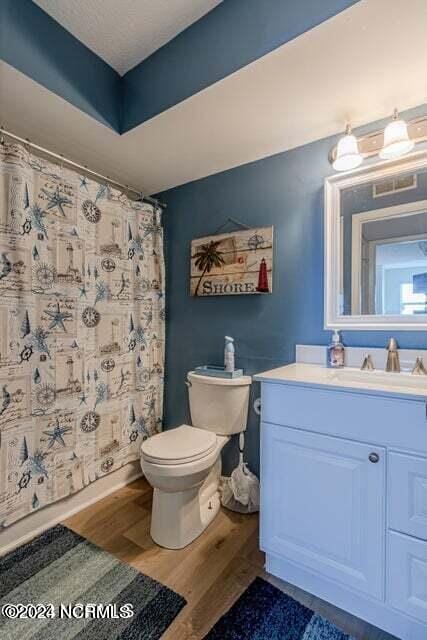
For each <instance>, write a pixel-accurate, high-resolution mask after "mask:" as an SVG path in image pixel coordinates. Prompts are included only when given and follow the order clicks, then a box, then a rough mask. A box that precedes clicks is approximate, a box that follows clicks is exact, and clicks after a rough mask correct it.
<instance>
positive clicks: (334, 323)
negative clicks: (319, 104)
mask: <svg viewBox="0 0 427 640" xmlns="http://www.w3.org/2000/svg"><path fill="white" fill-rule="evenodd" d="M424 167H426V168H427V151H425V150H424V151H419V152H416V153H412V154H411V155H408V156H405V157H404V158H399V159H398V160H393V161H385V162H380V163H376V164H375V165H371V166H368V167H362V168H359V169H356V170H354V171H348V172H346V173H341V174H336V175H333V176H331V177H329V178H326V180H325V220H324V222H325V231H324V234H325V261H324V270H325V273H324V277H325V291H324V305H325V312H324V325H325V329H344V330H348V329H349V330H359V331H387V330H393V331H427V314H425V315H419V316H387V315H381V316H380V315H378V316H375V315H351V316H350V315H347V316H344V315H340V314H339V302H340V300H339V296H340V279H341V256H340V244H341V228H340V203H341V191H342V190H343V189H348V188H349V187H352V186H356V185H360V184H363V183H364V182H368V181H371V180H381V179H383V178H388V177H390V176H393V175H396V174H399V173H402V172H411V171H416V170H418V169H422V168H424ZM415 204H416V203H415Z"/></svg>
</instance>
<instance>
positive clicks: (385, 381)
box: [254, 363, 427, 400]
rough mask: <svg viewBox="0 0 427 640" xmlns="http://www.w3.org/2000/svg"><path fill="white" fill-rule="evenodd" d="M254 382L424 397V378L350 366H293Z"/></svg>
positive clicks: (426, 378)
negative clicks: (336, 367)
mask: <svg viewBox="0 0 427 640" xmlns="http://www.w3.org/2000/svg"><path fill="white" fill-rule="evenodd" d="M254 380H256V381H258V382H274V383H277V384H287V385H289V384H292V385H301V386H306V387H330V388H334V389H341V390H351V391H353V392H356V393H364V394H370V395H391V396H394V397H404V398H408V396H410V397H411V398H413V399H417V400H425V399H426V398H427V376H416V375H411V374H410V373H409V372H402V373H388V372H385V371H379V370H375V371H361V370H360V369H356V368H352V367H344V368H343V369H328V368H327V367H325V366H321V365H319V364H303V363H294V364H289V365H286V366H284V367H278V368H277V369H271V370H270V371H264V372H262V373H258V374H257V375H255V376H254Z"/></svg>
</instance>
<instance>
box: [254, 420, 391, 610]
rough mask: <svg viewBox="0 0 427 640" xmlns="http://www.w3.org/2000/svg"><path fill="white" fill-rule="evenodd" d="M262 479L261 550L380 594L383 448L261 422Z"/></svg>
mask: <svg viewBox="0 0 427 640" xmlns="http://www.w3.org/2000/svg"><path fill="white" fill-rule="evenodd" d="M371 454H374V455H373V456H372V455H371ZM375 454H376V455H375ZM369 456H371V459H372V460H373V462H372V461H371V460H370V459H369ZM377 458H378V460H377ZM376 460H377V461H376ZM261 483H262V484H261V487H262V495H261V546H262V548H263V549H264V550H265V551H267V552H271V553H274V554H277V555H278V556H281V557H282V558H285V559H287V560H290V561H291V562H294V563H297V564H299V565H304V568H306V569H308V570H312V571H316V572H317V573H320V574H321V575H323V576H325V577H327V578H330V579H332V580H334V581H338V582H340V583H341V584H343V585H346V586H349V587H352V588H354V589H357V590H359V591H362V592H364V593H367V594H370V595H371V596H373V597H375V598H378V599H384V562H385V559H384V556H385V550H384V538H385V451H384V449H382V448H381V447H376V446H373V445H367V444H360V443H357V442H352V441H349V440H342V439H340V438H334V437H330V436H323V435H319V434H314V433H310V432H308V431H300V430H298V429H291V428H288V427H282V426H277V425H272V424H267V423H263V424H262V458H261Z"/></svg>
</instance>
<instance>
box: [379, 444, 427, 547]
mask: <svg viewBox="0 0 427 640" xmlns="http://www.w3.org/2000/svg"><path fill="white" fill-rule="evenodd" d="M388 500H389V502H388V514H389V515H388V517H389V527H390V528H391V529H396V531H402V532H403V533H409V534H410V535H411V536H416V537H417V538H421V539H422V540H427V458H419V457H418V456H410V455H406V454H404V453H390V454H389V457H388Z"/></svg>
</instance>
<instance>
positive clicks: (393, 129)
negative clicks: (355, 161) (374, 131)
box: [379, 109, 414, 160]
mask: <svg viewBox="0 0 427 640" xmlns="http://www.w3.org/2000/svg"><path fill="white" fill-rule="evenodd" d="M413 148H414V141H413V140H411V139H410V138H409V135H408V127H407V125H406V122H405V121H404V120H401V119H400V118H399V113H398V111H397V109H395V110H394V114H393V120H392V121H391V122H389V124H388V125H387V126H386V128H385V129H384V145H383V148H382V149H381V151H380V153H379V156H380V158H382V159H383V160H392V159H393V158H399V157H400V156H403V155H404V154H405V153H409V151H411V150H412V149H413Z"/></svg>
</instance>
